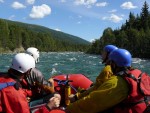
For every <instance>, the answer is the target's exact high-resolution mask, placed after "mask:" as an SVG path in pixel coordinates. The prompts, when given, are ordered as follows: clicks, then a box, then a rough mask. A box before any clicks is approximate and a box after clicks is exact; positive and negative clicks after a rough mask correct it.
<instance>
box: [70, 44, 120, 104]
mask: <svg viewBox="0 0 150 113" xmlns="http://www.w3.org/2000/svg"><path fill="white" fill-rule="evenodd" d="M116 49H118V48H117V47H116V46H115V45H106V46H105V47H104V48H103V50H102V52H101V59H102V64H105V67H104V69H102V71H101V72H100V74H99V75H98V76H97V78H96V82H95V83H94V84H93V85H92V87H90V88H89V89H88V90H86V91H84V92H83V91H82V90H81V91H80V92H78V93H77V94H76V95H70V97H69V98H70V100H71V102H74V101H75V100H76V98H78V99H80V98H82V97H85V96H87V95H88V94H89V93H90V92H92V91H94V90H96V89H97V88H98V87H99V86H100V85H101V84H102V83H103V82H105V81H106V80H108V79H109V78H110V77H111V76H112V75H113V74H112V71H111V68H110V65H108V56H109V54H110V53H111V52H112V51H114V50H116Z"/></svg>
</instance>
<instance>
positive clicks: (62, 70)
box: [0, 52, 150, 81]
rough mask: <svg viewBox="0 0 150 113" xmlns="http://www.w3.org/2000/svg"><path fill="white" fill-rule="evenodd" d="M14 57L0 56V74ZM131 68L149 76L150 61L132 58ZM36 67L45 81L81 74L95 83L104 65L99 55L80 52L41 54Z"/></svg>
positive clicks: (7, 67)
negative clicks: (52, 77)
mask: <svg viewBox="0 0 150 113" xmlns="http://www.w3.org/2000/svg"><path fill="white" fill-rule="evenodd" d="M14 55H15V54H0V72H6V71H7V70H8V69H9V66H10V65H11V61H12V58H13V56H14ZM132 66H133V67H134V68H138V69H141V70H142V71H144V72H147V73H148V74H149V75H150V60H148V59H140V58H133V59H132ZM36 67H37V68H38V69H39V70H40V71H41V72H42V73H43V75H44V76H45V78H47V79H48V78H50V77H51V76H53V75H58V74H77V73H81V74H84V75H85V76H87V77H88V78H90V79H91V80H92V81H95V78H96V77H97V76H98V74H99V73H100V71H101V69H102V68H103V67H104V65H103V64H102V60H101V57H100V55H89V54H84V53H81V52H48V53H45V52H42V53H40V62H38V63H37V64H36Z"/></svg>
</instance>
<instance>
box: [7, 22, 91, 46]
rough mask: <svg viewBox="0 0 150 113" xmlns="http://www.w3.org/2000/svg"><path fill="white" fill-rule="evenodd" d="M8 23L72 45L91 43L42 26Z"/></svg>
mask: <svg viewBox="0 0 150 113" xmlns="http://www.w3.org/2000/svg"><path fill="white" fill-rule="evenodd" d="M6 21H7V22H8V23H13V24H16V25H17V26H20V27H24V28H27V29H28V30H31V31H34V32H42V33H46V34H50V35H51V36H52V37H53V38H56V39H59V40H63V41H69V42H71V43H77V44H88V45H89V44H90V42H88V41H86V40H84V39H82V38H80V37H77V36H73V35H71V34H67V33H64V32H61V31H56V30H53V29H50V28H47V27H44V26H40V25H34V24H27V23H22V22H16V21H10V20H6Z"/></svg>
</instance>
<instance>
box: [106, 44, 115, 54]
mask: <svg viewBox="0 0 150 113" xmlns="http://www.w3.org/2000/svg"><path fill="white" fill-rule="evenodd" d="M115 49H118V48H117V47H116V46H114V45H106V46H105V47H104V49H103V50H104V51H106V52H107V53H110V52H112V51H113V50H115Z"/></svg>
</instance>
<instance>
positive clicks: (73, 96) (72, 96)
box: [69, 94, 76, 103]
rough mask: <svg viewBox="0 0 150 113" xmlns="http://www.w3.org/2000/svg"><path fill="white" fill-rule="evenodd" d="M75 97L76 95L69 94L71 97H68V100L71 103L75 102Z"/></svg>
mask: <svg viewBox="0 0 150 113" xmlns="http://www.w3.org/2000/svg"><path fill="white" fill-rule="evenodd" d="M75 96H76V95H74V94H71V95H70V96H69V100H70V102H71V103H72V102H75V101H76V98H75Z"/></svg>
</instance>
